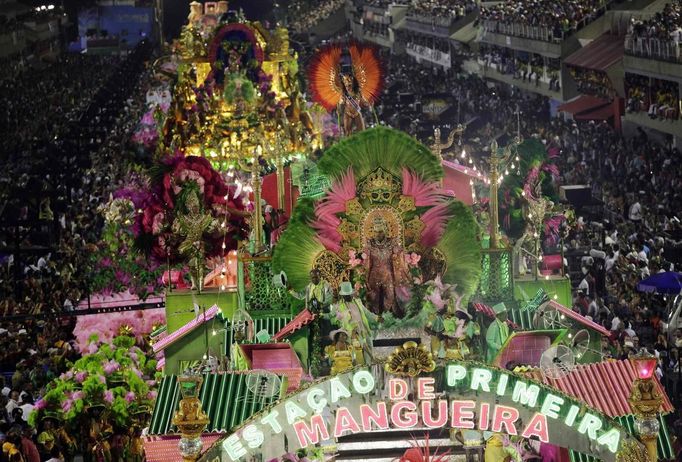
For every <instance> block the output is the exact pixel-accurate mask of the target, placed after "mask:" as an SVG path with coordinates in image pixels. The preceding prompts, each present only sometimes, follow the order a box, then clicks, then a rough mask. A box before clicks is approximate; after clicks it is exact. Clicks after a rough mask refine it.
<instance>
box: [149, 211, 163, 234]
mask: <svg viewBox="0 0 682 462" xmlns="http://www.w3.org/2000/svg"><path fill="white" fill-rule="evenodd" d="M165 218H166V214H164V213H163V212H159V213H157V214H156V215H154V219H153V220H152V234H159V233H160V232H161V230H163V221H164V220H165Z"/></svg>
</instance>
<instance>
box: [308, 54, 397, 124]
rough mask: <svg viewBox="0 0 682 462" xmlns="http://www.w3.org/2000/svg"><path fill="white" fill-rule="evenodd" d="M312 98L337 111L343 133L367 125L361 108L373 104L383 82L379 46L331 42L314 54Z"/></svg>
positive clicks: (311, 65) (309, 71)
mask: <svg viewBox="0 0 682 462" xmlns="http://www.w3.org/2000/svg"><path fill="white" fill-rule="evenodd" d="M308 79H309V82H310V89H311V93H312V97H313V100H314V101H315V102H317V103H319V104H321V105H322V106H323V107H324V108H325V109H327V110H328V111H330V112H331V111H333V110H334V109H337V110H338V114H339V118H340V119H341V125H342V128H343V133H344V134H345V135H350V134H352V133H355V132H357V131H360V130H363V129H364V128H365V122H364V120H363V118H362V108H368V107H371V106H373V105H374V103H375V102H376V101H377V100H378V99H379V95H380V94H381V88H382V86H383V82H384V70H383V67H382V65H381V61H380V59H379V54H378V51H377V48H376V47H374V46H372V45H366V44H362V43H359V42H351V43H349V44H341V43H331V44H327V45H325V46H323V47H322V48H320V49H319V51H318V52H317V53H315V55H314V56H313V59H312V61H311V63H310V66H309V68H308Z"/></svg>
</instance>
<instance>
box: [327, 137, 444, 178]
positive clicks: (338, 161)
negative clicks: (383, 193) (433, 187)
mask: <svg viewBox="0 0 682 462" xmlns="http://www.w3.org/2000/svg"><path fill="white" fill-rule="evenodd" d="M349 165H350V166H351V167H352V168H353V174H354V175H355V178H358V179H361V178H364V177H366V176H367V175H368V174H370V173H372V172H373V171H375V170H376V169H377V168H379V167H381V168H382V169H384V170H386V171H387V172H389V173H391V174H392V175H394V176H396V177H398V178H400V177H401V176H402V171H403V166H405V165H409V166H410V170H412V172H414V173H415V174H416V175H418V176H419V177H420V178H421V179H422V181H425V182H433V181H438V180H440V179H441V178H442V177H443V167H442V166H441V164H440V161H439V160H438V158H436V156H434V155H433V153H432V152H431V151H429V149H428V148H427V147H426V146H424V145H423V144H421V143H419V142H418V141H417V140H415V139H414V138H412V137H410V136H409V135H407V134H405V133H403V132H400V131H398V130H393V129H392V128H388V127H374V128H368V129H366V130H363V131H361V132H360V133H356V134H354V135H353V136H349V137H347V138H344V139H342V140H341V141H339V142H338V143H336V144H334V145H333V146H332V147H330V148H329V149H327V150H326V151H325V153H324V155H323V156H322V158H321V159H320V161H319V162H318V164H317V167H318V170H319V172H320V173H322V174H324V175H327V176H328V177H330V178H331V179H332V180H334V179H338V178H339V177H341V176H342V175H344V174H345V173H346V172H347V171H348V166H349Z"/></svg>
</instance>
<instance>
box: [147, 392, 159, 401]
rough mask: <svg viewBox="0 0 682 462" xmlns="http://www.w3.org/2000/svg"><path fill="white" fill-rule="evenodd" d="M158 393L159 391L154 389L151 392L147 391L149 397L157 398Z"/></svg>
mask: <svg viewBox="0 0 682 462" xmlns="http://www.w3.org/2000/svg"><path fill="white" fill-rule="evenodd" d="M156 395H157V393H156V392H155V391H154V390H152V391H150V392H149V393H147V399H156Z"/></svg>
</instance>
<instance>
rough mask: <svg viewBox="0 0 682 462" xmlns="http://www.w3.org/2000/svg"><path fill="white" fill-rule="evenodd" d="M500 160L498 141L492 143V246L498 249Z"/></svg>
mask: <svg viewBox="0 0 682 462" xmlns="http://www.w3.org/2000/svg"><path fill="white" fill-rule="evenodd" d="M498 162H499V158H498V157H497V141H493V142H492V143H491V144H490V248H491V249H497V248H499V247H500V244H499V239H498V228H499V225H498V205H497V187H498V184H497V182H498V178H499V174H498V170H497V168H498Z"/></svg>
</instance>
